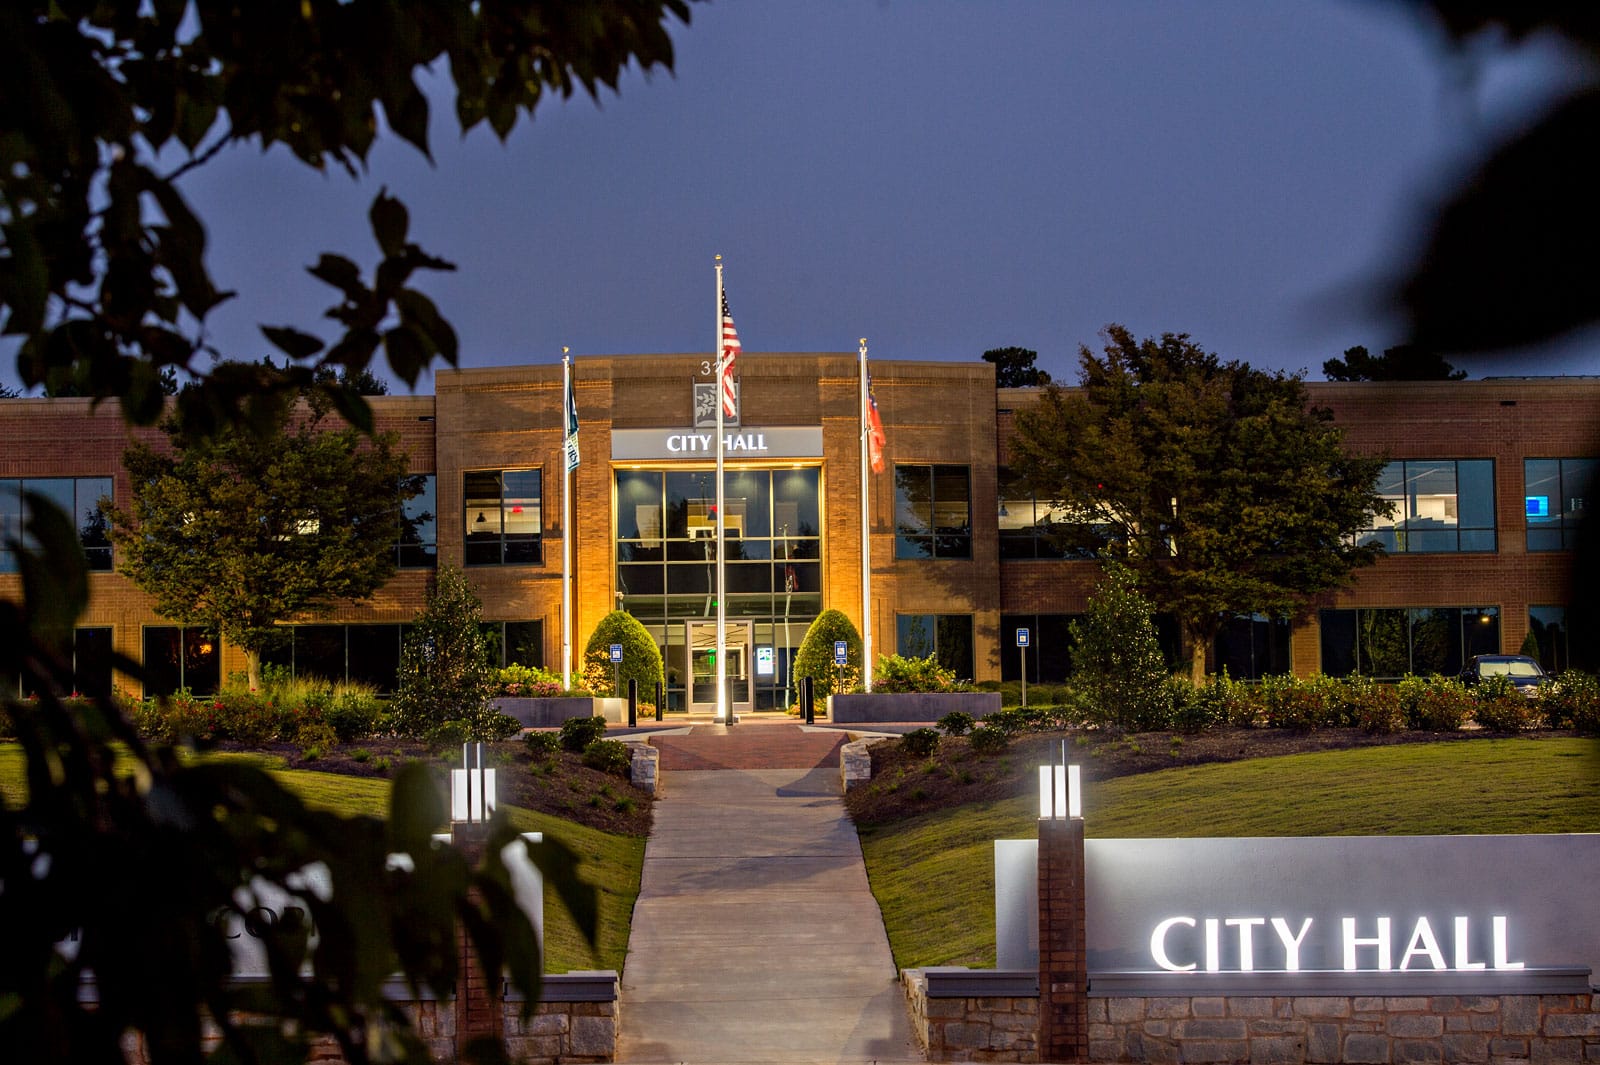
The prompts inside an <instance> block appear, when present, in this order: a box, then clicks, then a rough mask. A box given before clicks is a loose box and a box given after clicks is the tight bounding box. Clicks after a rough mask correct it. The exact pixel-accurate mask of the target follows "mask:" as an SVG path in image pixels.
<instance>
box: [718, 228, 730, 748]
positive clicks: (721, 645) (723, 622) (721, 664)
mask: <svg viewBox="0 0 1600 1065" xmlns="http://www.w3.org/2000/svg"><path fill="white" fill-rule="evenodd" d="M726 357H727V353H726V352H725V351H723V345H722V256H720V255H719V256H717V526H716V535H717V539H716V544H717V670H716V678H717V720H718V721H722V722H727V721H730V720H731V713H732V708H731V707H729V706H728V691H727V682H726V678H727V667H728V663H727V654H726V644H727V640H728V613H727V605H726V604H725V603H723V601H722V600H723V596H722V581H723V568H722V556H723V549H722V528H723V523H722V518H723V514H722V504H723V499H722V375H723V374H724V373H725V372H726V367H724V366H723V365H722V360H723V359H724V358H726Z"/></svg>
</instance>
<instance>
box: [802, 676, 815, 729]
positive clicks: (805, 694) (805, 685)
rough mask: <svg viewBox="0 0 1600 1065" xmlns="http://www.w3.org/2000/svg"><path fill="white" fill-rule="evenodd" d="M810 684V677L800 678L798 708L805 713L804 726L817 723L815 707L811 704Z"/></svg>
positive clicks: (813, 703)
mask: <svg viewBox="0 0 1600 1065" xmlns="http://www.w3.org/2000/svg"><path fill="white" fill-rule="evenodd" d="M811 683H812V682H811V678H810V677H801V678H800V708H801V709H802V710H804V711H805V714H806V724H808V725H815V724H816V723H817V707H816V703H815V702H813V696H812V692H811Z"/></svg>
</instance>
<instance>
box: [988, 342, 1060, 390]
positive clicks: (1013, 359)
mask: <svg viewBox="0 0 1600 1065" xmlns="http://www.w3.org/2000/svg"><path fill="white" fill-rule="evenodd" d="M1038 357H1039V353H1038V352H1037V351H1030V350H1029V349H1027V348H990V349H989V350H988V351H986V352H984V353H983V361H984V362H992V363H994V386H995V387H996V388H1032V387H1035V386H1041V385H1047V384H1049V383H1050V375H1049V374H1047V373H1045V372H1044V371H1043V370H1039V369H1035V368H1034V365H1033V363H1034V360H1035V359H1037V358H1038Z"/></svg>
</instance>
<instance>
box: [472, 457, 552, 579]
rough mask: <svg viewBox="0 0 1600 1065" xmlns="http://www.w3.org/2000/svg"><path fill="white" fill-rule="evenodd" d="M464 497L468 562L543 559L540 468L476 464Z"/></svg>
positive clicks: (507, 563) (510, 562) (505, 563)
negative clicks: (488, 467) (481, 467)
mask: <svg viewBox="0 0 1600 1065" xmlns="http://www.w3.org/2000/svg"><path fill="white" fill-rule="evenodd" d="M462 498H463V502H464V508H463V512H464V515H465V522H466V530H467V532H466V563H467V565H469V566H510V565H530V564H536V563H538V562H540V561H542V559H543V554H542V552H541V548H540V537H541V535H542V528H543V527H542V524H541V521H540V509H539V508H540V471H539V470H474V471H472V472H470V473H467V474H464V475H463V478H462Z"/></svg>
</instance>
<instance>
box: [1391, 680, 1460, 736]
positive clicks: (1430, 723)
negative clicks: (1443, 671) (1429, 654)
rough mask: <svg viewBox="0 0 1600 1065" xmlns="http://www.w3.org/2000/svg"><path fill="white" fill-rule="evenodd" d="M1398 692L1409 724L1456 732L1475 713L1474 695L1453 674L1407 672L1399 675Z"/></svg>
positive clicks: (1401, 707) (1422, 727) (1401, 708)
mask: <svg viewBox="0 0 1600 1065" xmlns="http://www.w3.org/2000/svg"><path fill="white" fill-rule="evenodd" d="M1398 692H1399V695H1400V712H1401V713H1402V714H1403V715H1405V722H1406V727H1407V728H1414V729H1426V730H1428V731H1431V732H1456V731H1458V730H1459V729H1460V728H1461V726H1462V725H1465V724H1466V723H1467V718H1468V717H1470V716H1471V715H1472V695H1471V693H1469V692H1468V691H1467V689H1466V686H1465V685H1463V684H1462V683H1461V682H1460V681H1459V680H1456V679H1454V678H1453V677H1441V676H1438V675H1434V676H1430V677H1417V676H1412V675H1411V674H1407V675H1406V676H1404V677H1402V678H1401V679H1400V685H1399V688H1398Z"/></svg>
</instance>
